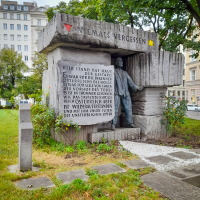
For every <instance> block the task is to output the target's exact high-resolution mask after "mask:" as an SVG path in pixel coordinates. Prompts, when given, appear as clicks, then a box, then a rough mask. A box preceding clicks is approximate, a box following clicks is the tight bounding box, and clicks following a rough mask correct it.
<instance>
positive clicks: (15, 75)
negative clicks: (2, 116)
mask: <svg viewBox="0 0 200 200" xmlns="http://www.w3.org/2000/svg"><path fill="white" fill-rule="evenodd" d="M27 71H28V66H27V65H26V64H25V63H24V61H23V60H22V56H21V54H19V53H18V52H17V51H14V50H13V49H11V48H8V49H5V48H3V49H2V50H1V51H0V79H1V81H0V96H1V97H2V98H5V99H11V97H12V96H17V95H18V94H19V93H18V90H17V86H18V84H20V82H21V81H22V80H23V78H24V76H23V72H27Z"/></svg>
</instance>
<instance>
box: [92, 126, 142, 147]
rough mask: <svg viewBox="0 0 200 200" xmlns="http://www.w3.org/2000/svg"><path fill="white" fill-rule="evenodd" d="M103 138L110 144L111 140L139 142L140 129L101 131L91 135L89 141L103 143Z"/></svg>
mask: <svg viewBox="0 0 200 200" xmlns="http://www.w3.org/2000/svg"><path fill="white" fill-rule="evenodd" d="M102 137H103V138H104V139H105V140H106V141H107V142H110V141H111V140H139V139H140V129H139V128H116V129H115V130H110V129H100V130H99V132H97V133H89V141H90V142H91V143H94V142H102Z"/></svg>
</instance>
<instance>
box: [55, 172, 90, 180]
mask: <svg viewBox="0 0 200 200" xmlns="http://www.w3.org/2000/svg"><path fill="white" fill-rule="evenodd" d="M56 177H57V179H60V180H62V181H63V183H71V182H72V181H74V180H75V179H78V178H80V179H82V180H83V181H88V179H89V176H87V175H85V171H84V170H83V169H78V170H73V171H67V172H60V173H58V174H56Z"/></svg>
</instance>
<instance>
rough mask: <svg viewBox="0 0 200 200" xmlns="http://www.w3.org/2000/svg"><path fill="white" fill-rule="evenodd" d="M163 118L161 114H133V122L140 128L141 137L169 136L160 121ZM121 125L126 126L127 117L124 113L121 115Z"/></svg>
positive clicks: (143, 138)
mask: <svg viewBox="0 0 200 200" xmlns="http://www.w3.org/2000/svg"><path fill="white" fill-rule="evenodd" d="M161 119H162V116H161V115H156V116H145V115H133V124H134V125H135V126H136V127H137V128H140V130H141V131H140V132H141V139H142V140H145V139H147V138H152V139H157V138H162V137H167V136H168V134H167V133H166V127H165V126H164V125H162V124H161V123H160V120H161ZM120 120H121V126H122V127H124V126H126V119H125V116H124V115H121V118H120Z"/></svg>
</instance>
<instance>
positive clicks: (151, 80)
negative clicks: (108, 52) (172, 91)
mask: <svg viewBox="0 0 200 200" xmlns="http://www.w3.org/2000/svg"><path fill="white" fill-rule="evenodd" d="M184 60H185V58H184V56H183V55H182V54H178V53H171V52H167V51H154V50H152V51H151V52H146V53H139V54H135V55H132V56H129V57H127V58H126V63H127V66H126V71H127V72H128V74H129V75H130V76H131V78H132V79H133V81H134V82H135V84H136V85H142V86H144V87H168V86H174V85H180V84H182V76H183V66H184Z"/></svg>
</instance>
